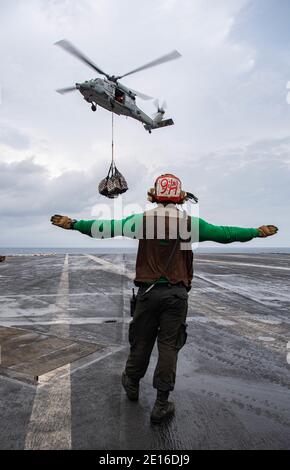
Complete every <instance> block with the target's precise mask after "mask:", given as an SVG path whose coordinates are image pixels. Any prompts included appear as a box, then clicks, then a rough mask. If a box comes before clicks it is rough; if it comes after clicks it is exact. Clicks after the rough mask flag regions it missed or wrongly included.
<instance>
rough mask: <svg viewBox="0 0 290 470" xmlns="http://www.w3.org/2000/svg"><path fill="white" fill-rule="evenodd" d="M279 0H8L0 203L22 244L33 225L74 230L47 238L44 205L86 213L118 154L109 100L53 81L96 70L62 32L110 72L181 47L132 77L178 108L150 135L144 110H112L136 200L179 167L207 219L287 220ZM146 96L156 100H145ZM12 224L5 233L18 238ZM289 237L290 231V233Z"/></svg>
mask: <svg viewBox="0 0 290 470" xmlns="http://www.w3.org/2000/svg"><path fill="white" fill-rule="evenodd" d="M2 3H3V2H2ZM281 3H283V4H282V7H281V8H278V7H277V2H274V0H269V2H267V6H266V7H264V5H263V4H262V2H261V0H256V1H255V2H253V1H250V0H235V1H232V0H220V1H219V2H216V0H207V1H204V0H195V1H191V0H184V1H183V2H182V7H181V4H180V2H178V1H177V0H170V1H168V0H160V1H159V2H155V1H154V0H148V1H147V2H138V11H137V6H136V2H133V0H124V1H123V2H122V3H118V2H115V1H114V0H99V1H98V2H95V1H94V0H78V1H76V0H71V1H69V2H68V1H66V0H31V1H30V2H21V1H19V0H15V1H14V2H6V3H5V4H4V3H3V5H1V18H0V54H1V62H0V84H1V88H2V90H3V91H2V102H1V105H0V106H1V115H2V116H3V120H2V121H1V125H0V161H2V163H1V165H0V171H1V172H0V195H1V200H0V212H1V216H2V220H3V221H5V223H7V224H8V222H7V221H8V220H9V226H10V227H11V226H13V227H18V229H17V231H16V232H14V231H13V236H14V237H16V238H14V242H15V243H16V242H17V243H18V244H19V245H21V244H22V243H23V240H24V238H23V236H24V233H25V243H30V244H33V243H35V237H36V235H35V234H37V237H38V238H39V237H40V238H41V239H42V240H43V243H48V242H49V241H51V240H52V238H51V237H53V236H54V235H53V234H54V233H58V236H59V237H65V235H60V232H55V231H54V232H53V231H50V232H49V237H48V235H47V233H46V230H47V220H48V217H49V216H50V214H51V213H52V212H67V213H70V214H72V215H74V216H75V217H79V216H82V217H89V216H90V212H91V208H92V207H93V206H94V204H95V203H96V202H98V201H99V200H100V197H99V196H98V193H97V185H98V182H99V180H100V179H101V178H102V177H104V175H105V174H106V171H107V168H108V165H109V162H110V152H111V148H110V143H111V115H110V113H108V112H107V111H105V110H103V109H98V111H97V112H96V113H92V112H91V110H90V106H89V105H88V103H86V102H85V101H84V100H83V99H82V97H81V95H80V94H79V93H78V92H75V93H72V94H70V95H67V96H60V95H58V94H57V93H55V91H54V90H55V88H58V87H62V86H69V85H72V84H74V83H75V82H76V81H82V80H86V79H89V78H93V77H94V72H93V71H92V70H91V69H89V68H87V67H85V66H84V64H82V63H80V62H78V61H77V60H74V58H73V57H71V56H70V55H68V54H65V52H64V51H63V50H61V49H60V48H57V47H54V46H53V44H54V42H55V41H57V40H59V39H61V38H64V37H65V38H68V39H70V40H71V41H72V42H74V43H75V44H76V45H77V46H78V47H79V48H80V49H82V50H83V51H84V52H85V53H86V54H87V55H88V56H89V57H91V58H92V60H94V61H96V63H97V64H98V65H99V66H100V67H101V68H102V69H104V70H105V71H107V72H108V73H114V74H122V73H125V72H127V71H128V70H131V69H133V68H134V67H135V66H136V67H137V66H139V65H141V64H142V63H146V62H147V61H150V60H153V59H154V58H156V57H158V56H159V55H161V54H163V53H166V52H169V51H170V50H172V49H178V50H179V51H180V52H181V53H182V58H181V59H180V60H178V61H176V62H170V63H168V64H165V65H162V66H160V67H156V68H154V69H152V70H146V71H144V72H142V73H137V74H136V75H132V76H129V77H126V80H125V79H124V84H125V85H128V86H132V87H133V88H135V89H138V90H140V91H141V92H142V91H143V92H144V93H147V94H149V95H152V96H156V97H158V98H160V100H161V101H162V100H163V99H164V98H165V99H166V101H167V103H168V111H167V117H169V116H172V117H173V119H174V121H175V125H174V126H172V127H169V128H164V129H161V130H156V131H154V132H152V134H151V135H149V134H148V133H146V132H145V131H144V129H143V127H142V126H141V125H140V123H139V122H137V121H133V120H132V119H125V118H124V117H116V119H115V149H116V162H117V166H118V168H119V169H120V171H121V172H123V173H124V174H125V176H126V177H127V179H128V183H129V187H130V190H129V191H128V193H126V195H125V197H124V200H125V201H126V202H127V203H134V202H136V201H137V202H138V203H141V202H142V201H143V200H144V199H145V198H146V190H147V188H148V187H150V186H151V185H152V181H153V180H154V177H155V176H157V175H158V174H159V173H162V172H166V171H172V172H176V173H177V174H178V175H180V176H181V178H182V179H183V181H184V187H186V188H188V189H189V190H192V191H193V192H197V193H198V194H199V196H200V200H201V215H202V217H204V218H205V219H209V220H212V221H213V222H215V223H229V224H230V223H232V224H241V225H248V224H250V225H252V224H256V223H259V221H260V220H261V221H262V222H264V223H266V222H267V221H268V220H269V221H270V222H272V220H271V218H272V214H275V217H276V218H277V220H278V222H279V223H280V224H281V223H282V224H284V227H285V228H286V227H287V230H289V227H288V225H287V223H286V222H285V213H286V212H287V207H286V202H285V201H287V200H288V198H287V178H288V176H289V161H288V156H287V152H288V150H289V140H288V135H289V132H290V106H289V105H288V104H287V102H286V92H287V90H286V83H287V82H288V81H289V80H290V73H289V71H290V58H289V53H288V44H289V42H290V33H289V30H288V28H287V27H286V26H287V17H288V16H287V12H288V9H290V7H289V5H288V4H289V2H288V3H287V2H286V1H285V0H281ZM287 5H288V7H287ZM272 18H274V19H275V21H272ZM281 22H282V23H281ZM280 24H283V27H282V29H280ZM272 38H273V41H272ZM138 104H139V105H140V107H141V108H142V109H144V110H145V111H146V112H147V113H148V114H152V113H153V112H154V111H155V109H154V107H153V106H152V103H150V102H149V103H148V102H142V101H141V100H138ZM285 136H286V137H285ZM283 217H284V220H283ZM262 219H263V220H262ZM5 223H3V224H2V231H1V234H0V244H1V243H2V244H3V243H9V244H10V243H12V241H11V234H9V229H8V228H7V227H5ZM32 225H33V229H32ZM21 234H22V235H21ZM55 236H56V235H55ZM279 236H280V235H279ZM63 239H64V238H63ZM29 240H30V242H29ZM46 240H47V241H46ZM53 240H54V242H55V243H58V239H57V238H55V239H53ZM78 240H79V239H78ZM277 240H280V239H278V238H277ZM282 242H283V243H287V244H289V241H288V240H287V237H286V235H285V237H284V238H283V239H281V243H282ZM78 243H79V242H78ZM275 243H276V242H275Z"/></svg>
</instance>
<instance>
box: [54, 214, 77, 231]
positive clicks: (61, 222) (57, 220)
mask: <svg viewBox="0 0 290 470" xmlns="http://www.w3.org/2000/svg"><path fill="white" fill-rule="evenodd" d="M50 221H51V223H52V225H57V227H61V228H65V229H66V230H70V229H72V224H73V223H74V222H75V220H74V219H71V218H70V217H67V216H66V215H59V214H55V215H53V216H52V217H51V218H50Z"/></svg>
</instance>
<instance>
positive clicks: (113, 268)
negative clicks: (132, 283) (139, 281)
mask: <svg viewBox="0 0 290 470" xmlns="http://www.w3.org/2000/svg"><path fill="white" fill-rule="evenodd" d="M84 256H85V257H86V258H89V259H91V260H93V261H95V262H96V263H99V264H101V265H102V266H103V269H104V270H105V271H109V272H112V273H114V274H119V275H120V276H125V277H127V278H128V279H131V280H133V279H134V277H135V274H134V273H133V272H132V271H129V269H126V268H125V267H124V265H120V264H114V263H111V262H110V261H107V260H104V259H103V258H99V257H98V256H94V255H84Z"/></svg>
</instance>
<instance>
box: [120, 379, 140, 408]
mask: <svg viewBox="0 0 290 470" xmlns="http://www.w3.org/2000/svg"><path fill="white" fill-rule="evenodd" d="M122 385H123V387H124V389H125V392H126V393H127V397H128V398H129V400H131V401H137V400H138V399H139V380H138V379H132V378H131V377H128V375H126V373H125V372H123V374H122Z"/></svg>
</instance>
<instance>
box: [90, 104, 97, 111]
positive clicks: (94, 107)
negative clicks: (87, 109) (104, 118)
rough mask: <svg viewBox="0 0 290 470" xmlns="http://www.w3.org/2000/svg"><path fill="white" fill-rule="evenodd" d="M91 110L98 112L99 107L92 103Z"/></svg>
mask: <svg viewBox="0 0 290 470" xmlns="http://www.w3.org/2000/svg"><path fill="white" fill-rule="evenodd" d="M91 110H92V111H97V106H96V105H95V104H94V103H92V106H91Z"/></svg>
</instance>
